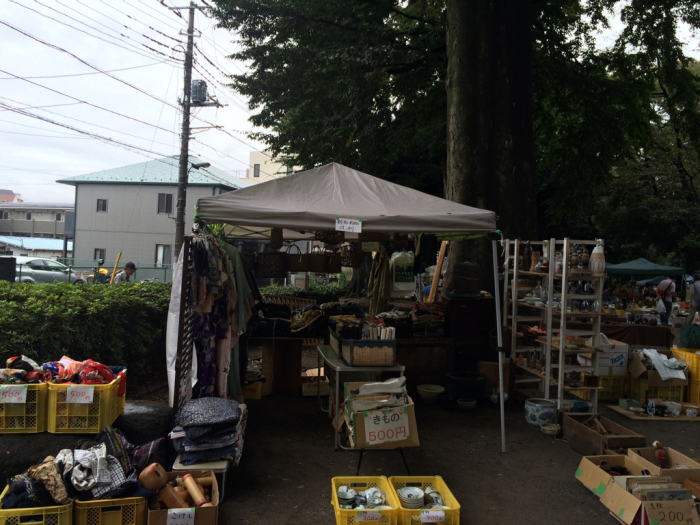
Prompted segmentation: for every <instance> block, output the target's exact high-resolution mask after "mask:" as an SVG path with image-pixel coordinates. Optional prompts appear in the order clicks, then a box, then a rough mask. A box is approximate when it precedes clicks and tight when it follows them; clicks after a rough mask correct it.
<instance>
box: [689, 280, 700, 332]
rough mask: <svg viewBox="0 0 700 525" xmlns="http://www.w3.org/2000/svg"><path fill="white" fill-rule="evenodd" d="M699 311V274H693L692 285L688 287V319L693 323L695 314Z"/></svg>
mask: <svg viewBox="0 0 700 525" xmlns="http://www.w3.org/2000/svg"><path fill="white" fill-rule="evenodd" d="M699 311H700V272H695V273H694V274H693V284H691V285H690V310H689V312H688V313H689V314H690V315H689V319H690V322H692V321H693V318H694V317H695V314H696V313H698V312H699Z"/></svg>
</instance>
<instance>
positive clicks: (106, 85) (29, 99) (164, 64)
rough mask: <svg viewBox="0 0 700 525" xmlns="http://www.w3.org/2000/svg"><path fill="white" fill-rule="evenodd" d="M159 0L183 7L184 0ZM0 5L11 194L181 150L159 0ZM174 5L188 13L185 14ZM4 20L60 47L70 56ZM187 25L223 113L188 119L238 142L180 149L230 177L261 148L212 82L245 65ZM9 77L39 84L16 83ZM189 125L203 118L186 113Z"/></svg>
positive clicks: (207, 33) (178, 87) (26, 195)
mask: <svg viewBox="0 0 700 525" xmlns="http://www.w3.org/2000/svg"><path fill="white" fill-rule="evenodd" d="M165 3H166V4H168V5H170V6H173V5H177V6H185V5H187V2H186V0H166V2H165ZM2 6H3V9H2V10H1V11H0V44H1V46H2V54H1V55H0V56H1V57H2V58H1V59H0V70H2V71H0V188H3V189H11V190H13V191H15V192H16V193H21V194H22V197H23V199H24V201H25V202H51V201H53V202H72V201H73V199H74V189H73V187H72V186H66V185H62V184H56V183H55V180H57V179H60V178H62V177H68V176H74V175H80V174H84V173H91V172H94V171H99V170H103V169H108V168H115V167H119V166H123V165H127V164H133V163H137V162H143V161H145V160H148V158H149V157H158V156H165V155H177V154H178V153H179V139H178V134H179V130H180V123H181V120H180V115H179V113H178V111H177V109H176V108H177V106H178V102H177V101H178V97H179V96H181V93H182V84H183V72H182V66H181V64H180V63H178V62H174V61H173V60H171V59H170V58H167V57H165V56H163V55H159V54H157V53H156V52H154V51H152V50H150V49H147V48H146V47H144V45H146V46H148V47H150V48H152V49H157V50H158V51H160V52H163V53H165V54H166V55H168V56H171V57H175V58H180V59H181V58H183V56H184V53H183V52H182V49H183V47H182V45H181V44H178V43H177V42H176V41H175V40H174V39H176V40H181V41H183V43H184V41H185V36H184V34H183V33H184V30H185V29H186V23H185V20H184V19H181V18H179V17H178V16H176V15H174V14H173V12H172V11H170V10H169V9H167V8H166V7H165V6H163V5H162V4H161V3H160V2H159V1H157V0H101V1H98V0H4V1H3V2H2ZM181 12H182V14H183V17H186V15H187V12H186V11H181ZM42 15H43V16H42ZM4 24H9V25H10V26H13V27H14V28H16V29H19V30H21V31H23V32H24V33H28V34H29V35H31V36H32V37H35V38H38V39H41V40H43V41H44V42H46V44H49V45H52V46H58V47H60V48H63V49H64V50H66V51H68V52H70V53H72V54H73V55H75V57H74V56H71V55H70V54H68V53H66V52H64V51H61V50H58V49H53V48H51V47H48V46H47V45H45V44H42V43H40V42H37V41H36V40H33V39H32V38H31V37H30V36H26V35H24V34H22V33H20V32H18V31H16V30H15V29H12V28H11V27H8V25H4ZM69 26H72V27H69ZM125 26H126V27H125ZM195 27H196V28H197V29H199V30H200V31H201V33H202V36H201V37H199V38H196V39H195V41H196V43H197V45H198V46H199V47H200V49H201V50H202V51H203V53H204V54H205V55H206V56H207V57H208V58H209V59H210V60H211V62H213V63H214V64H215V66H214V65H212V64H210V63H209V62H208V61H207V60H206V58H203V57H201V55H200V56H198V55H195V57H196V59H197V60H198V61H199V64H198V65H196V68H197V69H198V70H199V71H200V72H201V73H200V72H197V71H195V72H193V78H194V79H201V78H204V80H206V81H207V84H208V87H209V92H210V93H212V94H215V95H216V96H217V97H218V99H219V101H221V102H222V103H224V104H228V105H227V106H226V107H225V108H221V109H214V108H202V109H196V110H195V115H197V116H198V117H200V118H202V119H204V120H206V121H208V122H209V123H212V124H216V125H221V126H224V128H225V130H227V131H228V132H230V133H231V134H233V135H234V136H235V137H238V138H239V139H240V140H235V139H234V138H232V137H231V136H229V135H226V134H225V133H222V132H221V131H217V130H208V131H204V132H201V133H197V135H196V140H192V141H191V142H190V154H194V155H197V156H200V157H201V158H202V159H203V161H208V162H211V163H212V165H213V166H216V167H218V168H220V169H223V170H225V171H227V172H229V173H232V174H236V172H237V171H241V170H245V168H246V167H247V166H248V160H249V154H250V151H251V150H252V149H253V148H256V149H263V147H262V146H261V145H260V144H255V143H253V142H252V141H251V140H250V139H248V138H246V137H245V136H244V135H243V132H246V131H250V130H251V129H252V126H251V124H250V123H249V122H248V117H249V116H250V113H249V111H248V110H247V103H246V101H245V100H244V99H243V98H241V97H240V96H239V95H235V94H233V93H231V92H230V91H229V90H225V89H223V88H222V87H221V85H220V84H219V83H218V82H221V81H223V82H226V79H225V77H224V76H223V75H222V72H221V71H219V69H220V70H222V71H223V72H226V73H237V72H241V71H243V70H244V65H243V64H237V63H234V62H232V61H230V60H228V59H226V58H224V56H225V55H226V54H228V53H230V52H231V51H232V50H233V49H234V47H233V44H232V42H231V41H232V40H233V37H232V35H231V34H230V33H228V32H227V31H224V30H220V29H219V30H216V29H214V28H213V23H212V20H210V19H208V18H206V17H205V16H204V15H203V14H201V13H198V14H197V17H196V24H195ZM617 27H619V24H617ZM614 28H615V26H614ZM144 35H145V36H144ZM165 35H167V36H165ZM683 36H684V37H685V38H686V41H687V42H688V49H687V50H688V53H689V54H690V55H691V56H694V57H695V58H699V57H700V52H699V49H698V47H699V46H698V41H697V39H694V38H693V36H692V35H691V34H690V33H689V32H688V31H684V33H683ZM613 38H614V31H613V32H610V33H608V34H606V35H602V36H601V42H602V43H603V45H604V44H605V43H610V42H612V40H613ZM154 41H156V42H158V43H156V42H154ZM171 48H175V49H171ZM76 57H78V58H79V59H81V60H83V61H84V62H87V63H88V64H90V65H91V66H94V67H96V68H98V69H100V70H102V71H110V72H111V73H110V74H111V75H113V76H114V77H117V78H118V79H120V80H122V81H124V82H125V83H128V84H131V85H132V86H134V87H135V88H138V89H135V88H134V87H130V86H128V85H126V84H125V83H122V82H120V81H119V80H116V79H115V78H110V77H109V76H107V75H105V74H101V73H97V72H96V71H95V69H92V68H91V67H89V66H88V65H86V64H84V63H81V61H80V60H78V59H77V58H76ZM126 68H131V69H126ZM115 70H122V71H115ZM203 74H204V76H202V75H203ZM12 75H16V76H18V77H23V78H27V79H29V80H31V82H34V83H36V84H40V85H41V86H44V87H40V86H39V85H33V84H30V83H28V82H26V81H23V80H17V79H14V78H13V76H12ZM37 77H43V78H37ZM46 77H49V78H46ZM217 81H218V82H217ZM45 88H50V89H51V90H54V91H50V90H49V89H45ZM139 90H142V91H145V92H146V94H145V93H142V92H140V91H139ZM60 93H63V95H62V94H60ZM64 95H69V96H70V97H74V99H72V98H70V97H69V96H64ZM149 95H152V96H149ZM75 99H77V100H75ZM161 100H164V101H166V102H167V103H163V102H161ZM86 103H89V104H92V106H91V105H88V104H86ZM36 106H54V107H43V108H41V109H39V108H36ZM95 106H100V107H101V108H105V109H107V110H110V111H112V112H116V113H121V114H122V115H124V116H120V115H116V114H114V113H110V112H108V111H104V110H103V109H99V108H97V107H95ZM172 106H175V107H172ZM8 108H25V110H26V112H28V113H31V115H34V116H29V115H20V114H18V113H17V112H16V111H13V110H11V109H8ZM27 108H30V109H27ZM37 116H38V117H41V118H43V119H51V120H53V121H55V122H59V123H61V124H63V125H67V126H71V127H73V128H76V129H79V130H82V131H88V132H91V133H94V134H97V135H100V136H102V137H107V138H110V139H113V140H117V141H119V142H121V143H123V144H125V145H128V146H136V147H138V148H142V149H144V150H147V151H150V152H152V153H144V154H139V153H137V152H135V151H130V150H129V149H124V148H122V147H117V146H114V145H111V144H107V143H105V142H102V141H100V140H98V139H95V138H89V137H86V136H85V135H81V134H80V133H79V132H77V131H75V130H71V129H67V128H65V127H59V126H57V125H54V124H52V123H49V122H46V121H42V120H39V119H37V118H35V117H37ZM129 117H130V118H129ZM133 119H138V120H139V121H141V122H137V121H136V120H133ZM192 125H193V126H207V125H208V124H206V123H204V122H202V121H199V120H197V119H193V122H192ZM155 126H157V127H155ZM158 128H162V129H158ZM245 143H247V144H249V145H246V144H245ZM142 153H143V152H142ZM144 155H148V156H144Z"/></svg>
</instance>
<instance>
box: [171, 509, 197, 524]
mask: <svg viewBox="0 0 700 525" xmlns="http://www.w3.org/2000/svg"><path fill="white" fill-rule="evenodd" d="M194 510H195V509H194V507H192V508H190V509H168V519H167V521H166V522H165V525H194Z"/></svg>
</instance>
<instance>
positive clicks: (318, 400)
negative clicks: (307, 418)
mask: <svg viewBox="0 0 700 525" xmlns="http://www.w3.org/2000/svg"><path fill="white" fill-rule="evenodd" d="M316 365H317V366H316V370H318V381H317V382H316V384H317V390H316V400H317V402H318V410H319V411H320V412H323V406H322V405H321V354H320V353H319V351H318V350H316Z"/></svg>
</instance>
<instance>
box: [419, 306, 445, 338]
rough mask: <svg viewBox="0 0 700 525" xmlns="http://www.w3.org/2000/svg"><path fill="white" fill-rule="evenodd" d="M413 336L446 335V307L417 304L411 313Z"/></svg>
mask: <svg viewBox="0 0 700 525" xmlns="http://www.w3.org/2000/svg"><path fill="white" fill-rule="evenodd" d="M411 319H412V320H413V335H414V336H420V335H431V336H437V335H443V334H444V333H445V307H444V306H443V304H442V303H417V304H415V305H414V306H413V309H412V311H411Z"/></svg>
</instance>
